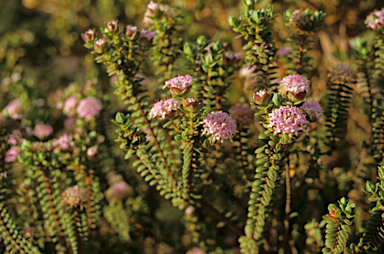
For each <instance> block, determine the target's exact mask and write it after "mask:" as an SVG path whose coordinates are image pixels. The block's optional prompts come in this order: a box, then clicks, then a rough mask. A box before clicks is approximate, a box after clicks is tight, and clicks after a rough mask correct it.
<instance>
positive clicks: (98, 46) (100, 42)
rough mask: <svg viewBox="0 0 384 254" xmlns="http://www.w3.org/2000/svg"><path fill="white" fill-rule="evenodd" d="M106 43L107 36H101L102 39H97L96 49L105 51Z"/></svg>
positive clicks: (99, 51)
mask: <svg viewBox="0 0 384 254" xmlns="http://www.w3.org/2000/svg"><path fill="white" fill-rule="evenodd" d="M105 43H106V40H105V38H101V39H98V40H97V41H95V50H96V52H97V53H101V52H103V47H104V45H105Z"/></svg>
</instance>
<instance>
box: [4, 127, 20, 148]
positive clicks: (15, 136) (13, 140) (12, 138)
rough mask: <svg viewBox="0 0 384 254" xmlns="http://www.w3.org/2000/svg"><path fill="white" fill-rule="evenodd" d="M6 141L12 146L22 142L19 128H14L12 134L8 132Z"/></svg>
mask: <svg viewBox="0 0 384 254" xmlns="http://www.w3.org/2000/svg"><path fill="white" fill-rule="evenodd" d="M7 143H8V144H10V145H13V146H16V145H21V143H23V138H21V132H20V131H19V130H14V131H13V132H12V134H9V137H8V141H7Z"/></svg>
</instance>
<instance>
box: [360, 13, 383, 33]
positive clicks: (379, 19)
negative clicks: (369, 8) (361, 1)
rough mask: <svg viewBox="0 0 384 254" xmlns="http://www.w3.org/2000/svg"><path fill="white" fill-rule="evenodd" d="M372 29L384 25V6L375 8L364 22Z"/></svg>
mask: <svg viewBox="0 0 384 254" xmlns="http://www.w3.org/2000/svg"><path fill="white" fill-rule="evenodd" d="M364 23H365V24H366V25H367V27H368V28H369V29H371V30H378V29H379V28H381V27H383V26H384V8H383V9H381V10H375V11H373V12H372V13H371V14H369V15H368V17H367V19H366V20H365V22H364Z"/></svg>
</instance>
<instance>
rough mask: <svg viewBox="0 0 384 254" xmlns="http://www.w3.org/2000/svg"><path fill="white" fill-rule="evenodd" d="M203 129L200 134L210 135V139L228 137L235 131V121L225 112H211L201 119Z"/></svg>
mask: <svg viewBox="0 0 384 254" xmlns="http://www.w3.org/2000/svg"><path fill="white" fill-rule="evenodd" d="M202 123H203V124H204V130H203V133H202V135H207V136H212V140H213V141H216V140H221V142H222V143H223V141H224V140H225V139H230V140H231V141H232V138H233V136H234V135H235V134H236V133H237V130H236V122H235V121H234V120H233V119H232V118H230V117H229V115H228V114H227V113H223V112H221V111H220V112H212V113H210V114H209V115H208V116H206V117H204V120H203V121H202Z"/></svg>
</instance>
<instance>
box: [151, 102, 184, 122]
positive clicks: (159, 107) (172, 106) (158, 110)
mask: <svg viewBox="0 0 384 254" xmlns="http://www.w3.org/2000/svg"><path fill="white" fill-rule="evenodd" d="M182 104H183V103H182V102H181V101H177V100H174V99H172V98H171V99H168V100H161V101H158V102H156V103H155V105H153V107H152V109H151V111H150V112H149V118H154V117H159V118H163V119H165V118H166V117H167V116H168V115H169V114H171V113H172V112H174V111H177V109H178V108H179V107H180V106H181V105H182Z"/></svg>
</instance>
